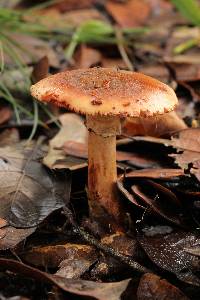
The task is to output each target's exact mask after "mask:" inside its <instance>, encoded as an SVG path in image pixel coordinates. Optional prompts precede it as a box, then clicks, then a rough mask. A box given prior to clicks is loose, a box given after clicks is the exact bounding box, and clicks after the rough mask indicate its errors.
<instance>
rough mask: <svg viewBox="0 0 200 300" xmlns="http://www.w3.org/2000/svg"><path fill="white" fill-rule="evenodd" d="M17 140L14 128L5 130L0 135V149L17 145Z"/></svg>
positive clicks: (17, 133) (17, 136)
mask: <svg viewBox="0 0 200 300" xmlns="http://www.w3.org/2000/svg"><path fill="white" fill-rule="evenodd" d="M19 140H20V137H19V131H18V130H17V129H16V128H10V129H5V130H4V131H2V132H1V133H0V147H5V146H9V145H13V144H17V143H18V142H19Z"/></svg>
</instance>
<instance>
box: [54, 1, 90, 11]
mask: <svg viewBox="0 0 200 300" xmlns="http://www.w3.org/2000/svg"><path fill="white" fill-rule="evenodd" d="M93 3H94V0H81V1H78V2H77V0H67V1H66V0H63V1H59V2H58V3H53V4H52V5H51V6H50V7H54V8H56V9H58V10H59V11H61V12H66V11H71V10H74V9H83V8H86V7H87V8H89V7H90V6H91V5H92V4H93Z"/></svg>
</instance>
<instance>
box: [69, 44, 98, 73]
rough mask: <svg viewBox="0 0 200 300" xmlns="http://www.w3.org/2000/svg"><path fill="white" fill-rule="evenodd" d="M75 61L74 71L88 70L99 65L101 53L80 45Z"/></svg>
mask: <svg viewBox="0 0 200 300" xmlns="http://www.w3.org/2000/svg"><path fill="white" fill-rule="evenodd" d="M75 61H76V69H81V68H83V69H84V68H85V69H86V68H90V67H92V66H95V65H97V64H99V63H100V61H101V52H100V51H98V50H96V49H94V48H90V47H87V46H85V45H81V47H80V49H79V50H78V52H77V53H76V56H75Z"/></svg>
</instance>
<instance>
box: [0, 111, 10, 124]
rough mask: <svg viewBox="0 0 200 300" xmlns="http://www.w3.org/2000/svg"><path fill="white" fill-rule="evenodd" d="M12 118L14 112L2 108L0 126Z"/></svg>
mask: <svg viewBox="0 0 200 300" xmlns="http://www.w3.org/2000/svg"><path fill="white" fill-rule="evenodd" d="M11 116H12V111H11V110H10V108H8V107H3V108H0V125H1V124H3V123H5V122H7V121H8V120H9V119H10V118H11Z"/></svg>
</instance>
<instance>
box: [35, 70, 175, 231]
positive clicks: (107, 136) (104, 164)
mask: <svg viewBox="0 0 200 300" xmlns="http://www.w3.org/2000/svg"><path fill="white" fill-rule="evenodd" d="M31 93H32V96H33V97H35V98H37V99H38V100H40V101H44V102H50V103H54V104H55V105H58V106H63V107H66V108H68V109H69V110H73V111H75V112H77V113H80V114H83V115H86V124H87V128H88V132H89V137H88V195H89V209H90V215H91V217H92V218H93V219H94V220H96V221H98V222H100V223H101V224H104V225H105V224H106V223H107V225H110V226H111V230H112V231H117V230H119V229H121V228H122V227H123V225H122V224H123V218H124V213H123V209H122V206H121V203H120V201H119V198H118V196H117V191H116V181H117V167H116V135H119V134H120V129H121V126H120V119H121V118H123V117H126V116H130V117H152V116H156V115H160V114H164V113H166V112H169V111H172V110H173V109H174V107H175V106H176V104H177V97H176V95H175V93H174V91H173V90H172V89H171V88H170V87H169V86H167V85H166V84H164V83H162V82H160V81H158V80H155V79H153V78H151V77H149V76H145V75H143V74H140V73H136V72H129V71H119V70H115V69H107V68H91V69H78V70H72V71H66V72H61V73H58V74H56V75H52V76H49V77H48V78H45V79H43V80H41V81H39V82H38V83H36V84H35V85H33V86H32V87H31ZM108 217H109V218H108ZM108 223H109V224H108Z"/></svg>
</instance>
